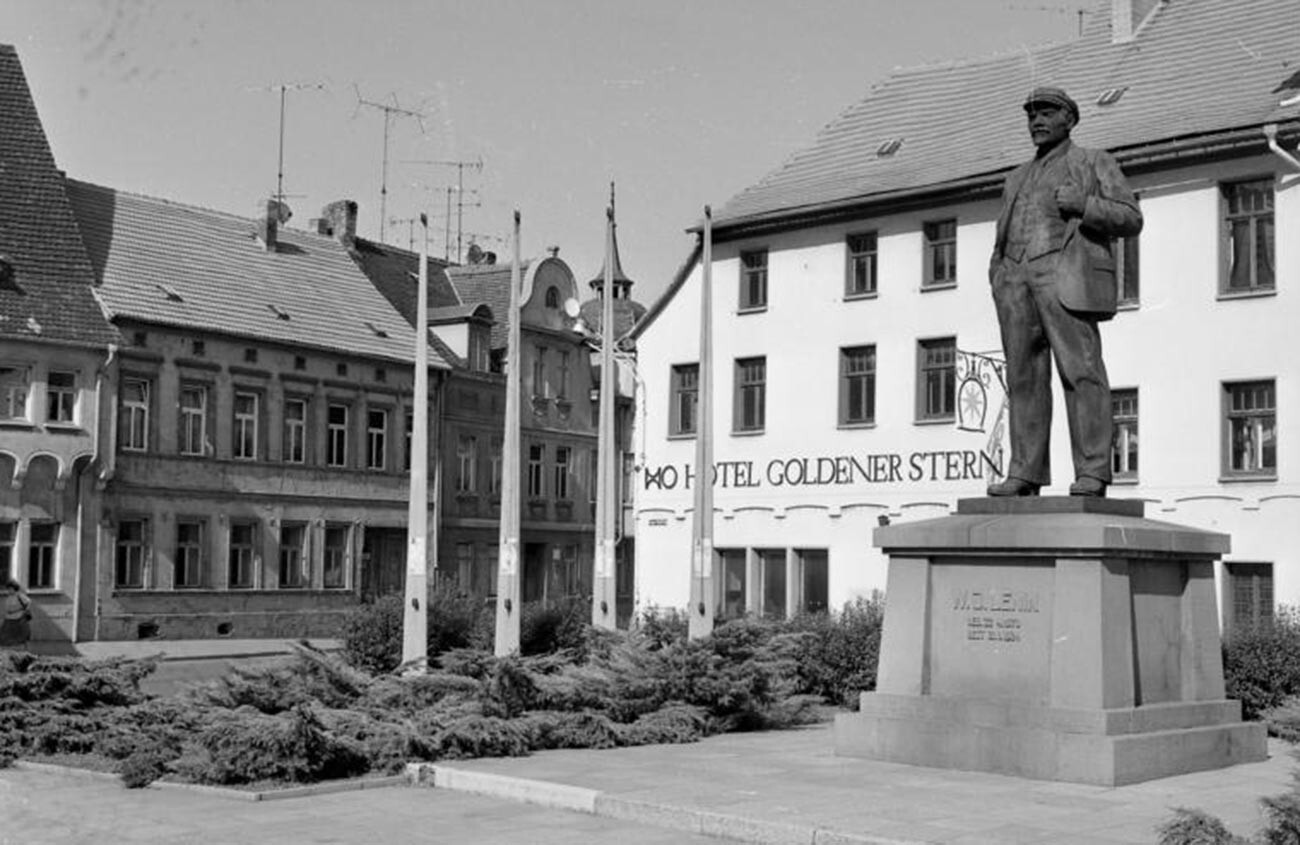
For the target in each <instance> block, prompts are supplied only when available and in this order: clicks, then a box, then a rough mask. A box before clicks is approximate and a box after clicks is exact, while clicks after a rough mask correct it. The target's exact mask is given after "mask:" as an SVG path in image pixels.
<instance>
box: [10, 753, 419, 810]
mask: <svg viewBox="0 0 1300 845" xmlns="http://www.w3.org/2000/svg"><path fill="white" fill-rule="evenodd" d="M13 768H15V769H19V770H25V771H32V772H49V773H51V774H58V775H72V776H74V777H85V778H95V779H98V780H119V776H118V775H117V774H116V773H114V772H97V771H94V770H92V769H78V768H77V767H76V766H63V765H60V764H58V763H37V762H34V761H31V760H16V761H14V764H13ZM410 783H411V776H410V774H409V773H407V774H401V775H387V776H385V777H378V778H364V779H357V780H340V781H328V782H326V783H313V784H308V785H306V786H288V787H285V788H283V789H266V790H260V791H259V790H249V789H232V788H231V787H228V786H212V785H211V784H206V783H174V782H172V781H165V780H158V781H154V782H153V783H151V784H149V786H148V788H149V789H160V790H165V791H166V790H169V791H173V792H196V793H199V794H201V795H212V796H214V797H217V798H226V799H229V800H232V801H280V800H283V799H285V798H306V797H308V796H310V795H329V794H330V793H334V792H359V791H361V790H363V789H381V788H384V787H388V786H407V785H409V784H410Z"/></svg>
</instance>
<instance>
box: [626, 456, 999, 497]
mask: <svg viewBox="0 0 1300 845" xmlns="http://www.w3.org/2000/svg"><path fill="white" fill-rule="evenodd" d="M993 466H994V464H993V463H992V462H991V461H990V459H989V457H988V455H986V454H985V453H984V452H982V451H973V450H970V449H952V450H946V451H937V452H909V453H899V452H886V453H881V454H872V455H834V456H829V455H824V456H818V457H791V458H773V459H772V460H770V461H768V462H767V463H766V464H764V463H762V462H757V461H718V462H716V463H714V465H713V473H712V476H713V486H714V487H822V486H843V485H852V484H890V483H897V482H904V481H906V482H912V483H915V482H920V481H970V480H972V479H983V478H985V472H986V471H987V470H988V469H990V468H991V467H993ZM694 480H695V467H694V466H692V465H691V464H681V465H677V464H662V465H660V466H649V465H647V466H645V467H644V468H643V469H642V485H643V489H645V490H677V489H679V488H680V489H683V490H689V489H691V485H692V484H693V483H694Z"/></svg>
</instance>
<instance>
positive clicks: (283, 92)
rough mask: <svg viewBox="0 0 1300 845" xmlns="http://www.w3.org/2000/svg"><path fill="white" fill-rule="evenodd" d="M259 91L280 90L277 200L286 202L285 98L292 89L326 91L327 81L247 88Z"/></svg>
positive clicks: (276, 177)
mask: <svg viewBox="0 0 1300 845" xmlns="http://www.w3.org/2000/svg"><path fill="white" fill-rule="evenodd" d="M245 90H257V91H279V92H280V149H279V154H278V158H277V163H276V170H275V195H274V196H275V201H276V202H278V203H280V204H282V205H283V204H284V199H285V197H286V196H288V194H286V193H285V192H284V123H285V121H284V106H285V100H286V97H287V95H288V93H289V92H290V91H324V90H325V83H323V82H282V83H280V84H279V85H268V86H266V87H264V88H256V89H245Z"/></svg>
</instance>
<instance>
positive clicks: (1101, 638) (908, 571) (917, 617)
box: [835, 497, 1266, 786]
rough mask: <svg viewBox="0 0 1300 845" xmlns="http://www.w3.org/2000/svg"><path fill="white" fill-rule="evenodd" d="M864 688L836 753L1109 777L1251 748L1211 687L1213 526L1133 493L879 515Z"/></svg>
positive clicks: (1255, 753) (1242, 757)
mask: <svg viewBox="0 0 1300 845" xmlns="http://www.w3.org/2000/svg"><path fill="white" fill-rule="evenodd" d="M875 540H876V545H878V546H881V547H882V548H884V550H885V552H886V553H887V554H888V555H889V558H890V562H889V584H888V591H887V593H886V597H887V601H888V606H887V611H886V614H885V629H884V634H883V638H882V642H881V654H880V667H879V671H878V676H877V678H878V682H877V692H875V693H863V695H862V700H861V710H860V711H859V712H858V713H851V714H844V715H841V716H840V717H838V718H837V719H836V723H835V749H836V753H837V754H842V755H846V756H860V757H870V758H874V759H880V760H890V761H893V762H902V763H913V764H917V765H924V766H936V767H942V768H957V769H970V770H976V771H989V772H1000V773H1004V774H1011V775H1019V776H1022V777H1032V778H1042V779H1049V780H1065V781H1075V782H1080V783H1092V784H1100V785H1106V786H1114V785H1119V784H1125V783H1136V782H1139V781H1143V780H1150V779H1152V778H1158V777H1165V776H1167V775H1174V774H1181V773H1184V772H1190V771H1198V770H1202V769H1212V768H1219V767H1222V766H1229V765H1233V764H1235V763H1241V762H1249V761H1257V760H1262V759H1264V758H1265V756H1266V749H1265V730H1264V726H1263V725H1260V724H1257V723H1256V724H1252V723H1245V722H1242V721H1241V711H1240V705H1239V703H1238V702H1235V701H1228V700H1225V698H1224V689H1223V667H1222V658H1221V655H1220V651H1219V630H1218V621H1217V617H1216V613H1215V607H1216V605H1215V594H1214V578H1213V574H1214V569H1213V566H1214V560H1215V558H1217V557H1218V556H1220V555H1222V554H1223V553H1225V552H1226V551H1227V550H1228V547H1229V544H1228V537H1227V536H1226V535H1223V534H1215V533H1211V532H1207V531H1198V530H1196V529H1192V528H1185V527H1182V526H1177V525H1171V524H1169V523H1162V522H1156V521H1154V520H1148V519H1144V518H1143V517H1142V504H1141V502H1136V501H1124V500H1110V499H1085V498H1074V499H1071V498H1065V497H1056V498H1047V497H1044V498H1038V497H1027V498H1020V499H974V500H964V501H962V502H960V503H959V504H958V510H957V513H956V514H954V515H952V516H947V517H942V518H940V519H933V520H927V521H924V522H915V523H905V524H902V525H896V526H889V527H883V528H879V529H877V530H876V537H875Z"/></svg>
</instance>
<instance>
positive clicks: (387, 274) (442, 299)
mask: <svg viewBox="0 0 1300 845" xmlns="http://www.w3.org/2000/svg"><path fill="white" fill-rule="evenodd" d="M352 258H353V260H355V261H356V262H357V264H359V265H360V266H361V271H362V272H363V273H365V274H366V276H367V277H369V279H370V282H371V284H373V285H374V286H375V289H376V290H378V291H379V292H380V293H381V294H383V296H384V298H385V299H387V300H388V302H389V304H391V305H392V306H393V307H394V308H396V309H397V312H398V313H399V314H401V315H402V317H403V318H405V320H406V322H408V323H410V324H411V325H415V308H416V301H415V300H416V295H417V293H418V291H417V290H416V287H417V281H418V279H419V273H420V254H419V253H418V252H411V251H410V250H407V249H402V248H400V247H395V246H392V245H391V244H384V243H378V242H376V241H369V240H365V239H364V238H357V240H356V249H355V250H353V251H352ZM446 268H447V262H445V261H442V260H440V259H437V258H432V257H431V258H430V259H429V308H431V309H433V308H441V307H444V306H447V305H459V304H460V300H459V299H458V298H457V296H456V289H455V288H453V287H452V286H451V282H450V281H449V280H448V279H447V274H446Z"/></svg>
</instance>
